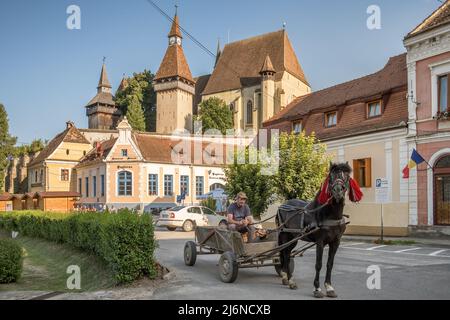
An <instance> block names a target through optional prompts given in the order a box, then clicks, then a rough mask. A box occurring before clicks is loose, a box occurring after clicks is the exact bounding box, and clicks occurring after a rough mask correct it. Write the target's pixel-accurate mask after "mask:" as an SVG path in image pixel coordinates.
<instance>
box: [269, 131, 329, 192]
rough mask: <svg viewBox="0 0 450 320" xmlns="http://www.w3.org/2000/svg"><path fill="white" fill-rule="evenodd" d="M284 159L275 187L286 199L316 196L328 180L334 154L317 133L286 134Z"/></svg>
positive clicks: (282, 137)
mask: <svg viewBox="0 0 450 320" xmlns="http://www.w3.org/2000/svg"><path fill="white" fill-rule="evenodd" d="M279 142H280V144H279V150H280V162H279V168H278V173H277V174H276V175H275V176H274V179H273V182H274V187H275V189H276V192H277V194H278V195H280V196H282V197H283V198H285V199H312V198H314V196H315V195H316V193H317V191H318V190H319V189H320V186H321V184H322V182H323V181H324V179H325V177H326V175H327V171H328V164H329V161H330V160H331V157H330V156H328V155H326V153H325V151H326V147H325V145H324V144H321V143H319V141H318V140H317V139H316V137H315V135H314V134H312V135H310V136H307V135H305V132H302V133H300V134H295V133H291V134H287V133H282V134H281V135H280V140H279Z"/></svg>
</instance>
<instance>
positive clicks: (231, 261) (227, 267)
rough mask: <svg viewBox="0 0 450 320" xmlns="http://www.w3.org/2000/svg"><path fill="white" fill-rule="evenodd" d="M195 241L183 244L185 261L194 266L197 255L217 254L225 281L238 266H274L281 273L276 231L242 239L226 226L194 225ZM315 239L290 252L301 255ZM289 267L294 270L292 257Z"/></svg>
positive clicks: (227, 280) (293, 254) (229, 279)
mask: <svg viewBox="0 0 450 320" xmlns="http://www.w3.org/2000/svg"><path fill="white" fill-rule="evenodd" d="M195 238H196V241H195V242H194V241H188V242H187V243H186V245H185V246H184V262H185V264H186V265H187V266H193V265H194V264H195V262H196V260H197V256H198V255H206V254H220V255H221V256H220V259H219V274H220V279H221V280H222V281H223V282H225V283H233V282H234V281H235V280H236V278H237V276H238V271H239V269H240V268H261V267H269V266H273V267H275V270H276V272H277V273H278V275H280V271H281V263H280V251H281V249H282V247H280V246H278V233H277V232H270V231H269V232H268V235H267V237H266V239H264V240H261V241H259V242H252V243H245V242H244V241H243V239H242V235H241V234H240V233H239V232H235V231H230V230H228V229H225V228H216V227H197V228H196V229H195ZM314 245H315V243H312V244H307V245H306V246H304V247H302V248H300V249H298V250H295V251H293V252H292V254H291V256H292V257H296V256H301V255H302V254H303V253H304V252H305V251H306V250H307V249H309V248H311V247H312V246H314ZM290 261H291V263H290V265H289V268H290V270H291V272H293V271H294V259H291V260H290Z"/></svg>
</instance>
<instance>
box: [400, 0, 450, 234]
mask: <svg viewBox="0 0 450 320" xmlns="http://www.w3.org/2000/svg"><path fill="white" fill-rule="evenodd" d="M404 45H405V47H406V49H407V52H408V54H407V66H408V85H409V87H408V111H409V119H408V137H407V143H408V149H409V152H412V150H413V149H416V150H417V152H418V153H419V154H420V155H421V156H422V157H423V158H424V159H425V160H426V162H424V163H422V164H420V165H419V166H418V167H417V169H416V170H411V173H410V178H409V200H410V208H409V210H410V224H411V225H418V226H419V229H420V228H421V227H424V228H426V227H431V226H433V227H439V226H446V225H447V226H448V225H450V116H449V113H450V96H449V92H450V86H449V85H450V79H449V76H450V2H449V1H446V2H445V3H444V4H443V5H442V6H441V7H440V8H438V9H437V10H436V11H435V12H433V13H432V14H431V15H430V16H429V17H427V18H426V19H425V20H424V21H423V22H422V23H420V24H419V25H418V26H417V27H416V28H414V30H412V31H411V32H410V33H409V34H408V35H407V36H406V37H405V39H404Z"/></svg>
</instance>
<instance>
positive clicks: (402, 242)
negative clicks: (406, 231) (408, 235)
mask: <svg viewBox="0 0 450 320" xmlns="http://www.w3.org/2000/svg"><path fill="white" fill-rule="evenodd" d="M374 243H375V244H386V245H390V246H393V245H397V246H402V245H412V244H416V242H415V241H414V240H383V242H382V241H381V239H377V240H375V241H374Z"/></svg>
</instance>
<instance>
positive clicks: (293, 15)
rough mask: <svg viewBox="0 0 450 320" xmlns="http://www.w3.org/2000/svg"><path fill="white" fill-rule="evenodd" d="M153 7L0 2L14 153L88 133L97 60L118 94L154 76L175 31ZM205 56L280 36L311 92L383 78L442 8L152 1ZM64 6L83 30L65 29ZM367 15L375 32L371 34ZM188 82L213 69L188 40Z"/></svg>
mask: <svg viewBox="0 0 450 320" xmlns="http://www.w3.org/2000/svg"><path fill="white" fill-rule="evenodd" d="M148 1H149V0H39V1H36V0H14V1H12V0H1V1H0V103H3V104H4V105H5V108H6V111H7V113H8V117H9V125H10V133H11V134H12V135H14V136H17V137H18V143H19V144H28V143H30V142H31V141H32V140H33V139H36V138H42V139H51V138H53V137H54V136H55V135H56V134H57V133H59V132H61V131H63V130H64V129H65V123H66V121H68V120H71V121H74V122H75V124H76V126H77V127H79V128H86V127H87V125H88V124H87V117H86V110H85V108H84V106H85V105H86V104H87V102H88V101H89V100H90V99H91V98H93V97H94V96H95V94H96V87H97V83H98V79H99V75H100V69H101V64H102V60H103V57H104V56H105V57H106V64H107V71H108V76H109V80H110V82H111V84H112V86H113V90H116V88H117V87H118V85H119V83H120V80H121V78H122V76H123V74H126V75H128V76H129V75H132V74H133V72H141V71H143V70H144V69H147V70H150V71H152V72H153V73H156V71H157V70H158V67H159V64H160V63H161V60H162V58H163V56H164V53H165V50H166V48H167V44H168V39H167V33H168V32H169V29H170V25H171V23H170V22H169V21H168V20H167V18H165V17H164V16H163V15H162V14H161V13H159V12H158V11H157V10H156V9H155V8H154V7H153V6H151V5H150V3H149V2H148ZM153 1H154V2H155V3H156V4H157V5H158V6H159V7H160V8H161V9H162V10H164V11H165V12H166V13H167V14H169V15H170V16H173V14H174V13H175V4H177V5H178V6H179V8H178V15H179V18H180V25H181V26H182V27H183V28H184V29H185V30H186V31H188V32H189V33H190V34H191V35H193V36H194V37H195V38H196V39H197V40H198V41H200V42H201V43H202V44H203V45H204V46H205V47H207V48H208V49H209V50H210V51H212V52H216V48H217V41H218V39H220V41H221V43H222V45H224V44H226V43H228V42H233V41H237V40H241V39H245V38H248V37H252V36H256V35H260V34H264V33H268V32H272V31H276V30H280V29H282V28H283V23H286V30H287V32H288V36H289V38H290V40H291V42H292V44H293V47H294V49H295V51H296V53H297V56H298V59H299V61H300V64H301V66H302V68H303V70H304V72H305V75H306V78H307V79H308V81H309V83H310V84H311V87H312V89H313V91H317V90H320V89H323V88H326V87H329V86H332V85H335V84H338V83H342V82H345V81H348V80H352V79H355V78H358V77H361V76H364V75H367V74H370V73H373V72H376V71H377V70H379V69H381V68H382V67H383V66H384V65H385V64H386V62H387V60H388V59H389V57H391V56H395V55H398V54H401V53H403V52H405V48H404V46H403V38H404V36H405V35H406V34H407V33H408V32H409V31H411V30H412V29H413V28H414V27H415V26H417V25H418V24H419V23H420V22H422V21H423V20H424V19H425V18H426V17H427V16H428V15H429V14H431V13H432V12H433V11H434V10H435V9H437V8H438V7H439V6H440V2H439V0H341V1H336V0H277V1H273V0H221V1H218V0H153ZM70 5H77V6H78V7H79V8H80V11H81V29H79V30H70V29H68V28H67V20H68V18H69V14H67V13H66V11H67V8H68V7H69V6H70ZM370 5H377V6H378V7H379V8H380V13H381V16H380V17H381V20H380V21H381V29H375V30H370V29H369V28H368V27H367V19H368V18H369V16H370V14H369V13H367V9H368V7H369V6H370ZM183 48H184V52H185V55H186V58H187V60H188V63H189V65H190V68H191V71H192V74H193V76H194V77H195V76H199V75H203V74H209V73H211V72H212V68H213V65H214V59H213V58H212V57H211V56H210V55H209V54H207V53H206V52H205V51H204V50H202V49H201V48H200V47H199V46H197V45H196V44H195V43H194V42H193V41H191V40H190V39H189V38H187V37H185V39H184V42H183Z"/></svg>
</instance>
